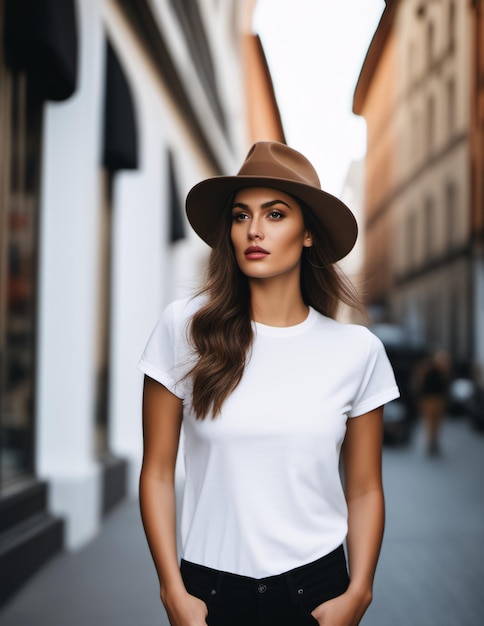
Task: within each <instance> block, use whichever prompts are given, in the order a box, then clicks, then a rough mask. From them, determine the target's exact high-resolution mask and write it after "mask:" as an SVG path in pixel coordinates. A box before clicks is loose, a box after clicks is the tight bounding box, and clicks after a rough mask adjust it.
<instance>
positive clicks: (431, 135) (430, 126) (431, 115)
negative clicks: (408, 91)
mask: <svg viewBox="0 0 484 626" xmlns="http://www.w3.org/2000/svg"><path fill="white" fill-rule="evenodd" d="M426 131H427V152H428V154H429V155H431V154H432V152H433V151H434V148H435V98H434V96H432V95H430V96H429V97H428V99H427V128H426Z"/></svg>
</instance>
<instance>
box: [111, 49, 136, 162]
mask: <svg viewBox="0 0 484 626" xmlns="http://www.w3.org/2000/svg"><path fill="white" fill-rule="evenodd" d="M106 44H107V51H106V84H105V89H106V91H105V96H104V149H103V165H105V166H106V167H107V169H108V170H111V171H115V170H133V169H136V168H137V167H138V132H137V126H136V116H135V110H134V103H133V97H132V94H131V88H130V86H129V83H128V80H127V78H126V75H125V73H124V71H123V68H122V67H121V64H120V62H119V59H118V57H117V55H116V53H115V51H114V49H113V47H112V46H111V44H110V43H109V41H107V40H106Z"/></svg>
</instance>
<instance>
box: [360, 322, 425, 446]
mask: <svg viewBox="0 0 484 626" xmlns="http://www.w3.org/2000/svg"><path fill="white" fill-rule="evenodd" d="M370 330H371V331H372V332H373V333H374V334H375V335H376V336H377V337H378V338H379V339H380V340H381V341H382V343H383V345H384V347H385V350H386V353H387V355H388V358H389V359H390V363H391V364H392V366H393V370H394V372H395V378H396V381H397V385H398V387H399V389H400V398H398V399H397V400H393V401H392V402H389V403H388V404H387V405H386V406H385V412H384V417H383V442H384V443H385V444H387V445H401V444H406V443H408V442H409V440H410V437H411V433H412V428H413V424H414V422H415V419H416V417H417V400H416V394H415V388H414V375H415V368H416V366H417V364H418V363H419V362H420V361H421V360H422V359H423V358H425V357H426V356H427V351H426V349H425V346H424V345H423V344H416V343H415V342H412V341H411V339H410V337H409V335H408V333H407V331H406V329H405V328H403V327H402V326H399V325H396V324H383V323H379V324H373V325H372V326H370Z"/></svg>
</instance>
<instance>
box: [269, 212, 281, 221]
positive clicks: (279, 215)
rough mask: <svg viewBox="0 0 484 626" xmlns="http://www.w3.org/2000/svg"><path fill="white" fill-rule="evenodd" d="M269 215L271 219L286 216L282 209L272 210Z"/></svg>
mask: <svg viewBox="0 0 484 626" xmlns="http://www.w3.org/2000/svg"><path fill="white" fill-rule="evenodd" d="M269 217H270V218H271V220H278V219H281V217H284V215H283V214H282V213H281V212H280V211H271V212H270V213H269Z"/></svg>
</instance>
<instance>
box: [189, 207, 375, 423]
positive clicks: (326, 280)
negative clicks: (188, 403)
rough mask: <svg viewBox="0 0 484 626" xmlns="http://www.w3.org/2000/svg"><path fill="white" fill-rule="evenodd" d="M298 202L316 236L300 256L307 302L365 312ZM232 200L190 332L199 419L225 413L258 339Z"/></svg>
mask: <svg viewBox="0 0 484 626" xmlns="http://www.w3.org/2000/svg"><path fill="white" fill-rule="evenodd" d="M295 200H296V202H297V203H298V204H299V205H300V207H301V209H302V212H303V218H304V224H305V227H306V229H307V230H308V231H309V232H310V233H311V234H312V236H313V245H312V246H311V247H310V248H303V254H302V260H301V293H302V297H303V300H304V303H305V304H306V305H308V306H312V307H313V308H314V309H316V311H319V312H320V313H322V314H323V315H326V316H327V317H332V318H334V317H335V316H336V313H337V309H338V306H339V304H340V303H341V302H344V303H345V304H348V305H349V306H351V307H353V308H356V309H357V310H359V311H360V312H362V311H364V308H363V305H362V304H361V301H360V299H359V296H358V294H357V292H356V290H355V288H354V287H353V285H352V284H351V282H350V281H349V280H348V278H347V277H346V276H345V275H344V274H343V272H342V271H341V270H340V269H339V268H338V267H337V266H336V265H335V264H334V263H333V262H331V259H332V258H334V254H333V252H332V250H331V242H330V241H329V239H328V236H327V234H326V232H325V230H324V227H323V226H322V224H321V223H320V222H319V220H318V219H317V218H316V217H315V216H314V214H313V213H312V211H311V210H310V209H309V208H308V207H306V206H305V205H304V204H303V203H302V202H301V201H300V200H298V199H297V198H295ZM232 203H233V196H232V197H231V198H230V201H229V203H228V204H227V208H226V210H225V211H224V214H223V219H221V222H220V228H219V232H218V233H217V240H216V243H215V245H214V247H213V248H212V252H211V254H210V258H209V262H208V267H207V273H206V281H205V286H204V287H203V288H202V289H201V290H200V291H199V295H201V294H205V295H206V296H207V302H206V303H205V304H204V305H203V306H202V307H201V308H200V309H199V310H198V311H197V312H196V313H195V315H194V316H193V318H192V321H191V324H190V330H189V335H190V340H191V343H192V345H193V348H194V350H195V353H196V355H197V357H198V358H197V362H196V364H195V365H194V367H193V368H192V369H191V370H190V371H189V373H188V374H187V377H189V378H191V380H192V383H193V397H192V408H193V411H194V413H195V415H196V417H197V419H204V418H205V417H206V415H207V414H208V413H209V412H210V410H211V411H212V414H213V416H214V417H215V416H216V415H217V414H219V413H220V410H221V408H222V404H223V403H224V401H225V400H226V398H227V396H228V395H229V394H230V393H231V392H232V391H233V390H234V389H235V388H236V387H237V385H238V384H239V382H240V380H241V378H242V375H243V373H244V369H245V365H246V362H247V360H248V358H249V357H250V349H251V346H252V341H253V331H252V324H251V308H250V289H249V281H248V279H247V277H246V276H245V274H243V273H242V272H241V270H240V269H239V266H238V265H237V261H236V258H235V253H234V249H233V246H232V242H231V239H230V229H231V225H232V211H231V209H232Z"/></svg>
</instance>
